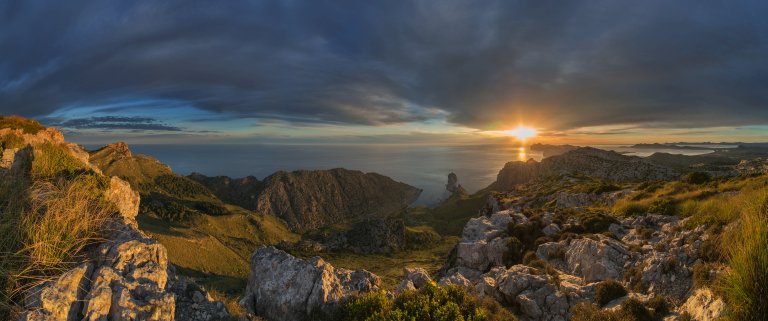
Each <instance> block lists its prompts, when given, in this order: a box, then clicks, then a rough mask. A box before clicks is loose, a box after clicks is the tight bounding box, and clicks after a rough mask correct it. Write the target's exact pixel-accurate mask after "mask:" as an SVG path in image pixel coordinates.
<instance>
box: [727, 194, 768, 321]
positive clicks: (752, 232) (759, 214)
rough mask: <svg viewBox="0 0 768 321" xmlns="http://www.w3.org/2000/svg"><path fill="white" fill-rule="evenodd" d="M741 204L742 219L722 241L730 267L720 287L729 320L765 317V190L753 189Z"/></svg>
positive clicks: (767, 254) (767, 308) (767, 250)
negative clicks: (725, 301)
mask: <svg viewBox="0 0 768 321" xmlns="http://www.w3.org/2000/svg"><path fill="white" fill-rule="evenodd" d="M749 196H750V198H749V199H748V200H747V201H746V202H745V203H742V204H743V207H742V212H741V220H740V221H739V223H738V225H737V227H736V228H735V229H734V231H733V232H730V233H728V235H727V237H725V238H724V239H725V240H727V241H726V242H725V243H724V244H723V250H724V251H725V253H726V257H727V261H728V266H729V269H728V270H727V272H726V273H725V276H723V277H722V278H721V279H720V282H719V288H720V290H721V291H722V292H723V293H724V294H725V297H726V299H727V301H728V306H729V309H730V311H729V314H728V319H730V320H766V319H768V192H766V191H762V192H754V193H750V194H749Z"/></svg>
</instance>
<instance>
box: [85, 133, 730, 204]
mask: <svg viewBox="0 0 768 321" xmlns="http://www.w3.org/2000/svg"><path fill="white" fill-rule="evenodd" d="M593 147H597V148H603V149H608V150H616V151H617V152H621V153H624V154H627V155H636V156H648V155H650V154H652V153H654V152H667V153H676V154H686V155H697V154H705V153H709V152H711V151H712V150H714V149H716V148H719V147H720V146H714V147H712V150H704V149H696V150H688V149H658V150H656V149H648V148H642V149H637V148H631V147H626V146H620V145H595V146H593ZM86 148H89V149H96V148H98V146H86ZM723 148H725V147H723ZM131 150H132V151H133V152H134V153H139V154H146V155H150V156H152V157H155V158H157V159H159V160H160V161H161V162H163V163H165V164H167V165H169V166H171V168H172V169H173V170H174V172H176V173H178V174H182V175H187V174H190V173H192V172H198V173H202V174H205V175H208V176H218V175H226V176H230V177H244V176H248V175H252V176H255V177H257V178H259V179H263V178H264V177H266V176H268V175H270V174H272V173H274V172H276V171H279V170H286V171H293V170H300V169H306V170H318V169H332V168H339V167H343V168H347V169H354V170H360V171H363V172H375V173H379V174H382V175H386V176H389V177H391V178H393V179H395V180H397V181H400V182H404V183H407V184H409V185H412V186H416V187H418V188H421V189H422V190H423V192H422V194H421V197H420V198H419V199H418V200H417V201H416V203H415V205H434V204H437V203H439V202H440V201H441V200H443V199H444V198H446V197H447V196H448V195H447V192H446V191H445V184H446V182H447V180H448V174H449V173H451V172H453V173H456V175H457V176H458V178H459V184H461V185H462V186H463V187H464V188H465V189H467V190H468V191H469V192H475V191H477V190H480V189H482V188H485V187H487V186H488V185H489V184H491V183H493V182H494V181H495V179H496V174H498V172H499V170H500V169H501V168H502V167H504V164H506V163H507V162H509V161H516V160H528V159H531V158H533V159H535V160H541V159H542V154H541V153H539V152H535V151H531V150H530V149H529V148H526V147H520V146H511V145H498V144H494V145H444V146H424V145H394V144H392V145H389V144H371V145H349V144H345V145H318V144H313V145H271V144H258V145H244V144H216V145H131Z"/></svg>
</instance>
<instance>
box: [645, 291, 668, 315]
mask: <svg viewBox="0 0 768 321" xmlns="http://www.w3.org/2000/svg"><path fill="white" fill-rule="evenodd" d="M648 308H650V309H651V315H652V317H653V319H654V320H662V319H664V317H665V316H667V315H668V314H669V312H670V311H669V308H670V306H669V302H667V299H665V298H664V297H662V296H655V297H653V299H651V300H650V301H648Z"/></svg>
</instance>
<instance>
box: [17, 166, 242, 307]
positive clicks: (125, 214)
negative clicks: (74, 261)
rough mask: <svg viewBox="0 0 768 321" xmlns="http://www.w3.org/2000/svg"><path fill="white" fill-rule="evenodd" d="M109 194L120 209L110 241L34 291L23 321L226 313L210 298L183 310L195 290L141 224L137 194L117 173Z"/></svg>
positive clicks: (109, 197)
mask: <svg viewBox="0 0 768 321" xmlns="http://www.w3.org/2000/svg"><path fill="white" fill-rule="evenodd" d="M106 195H107V199H109V200H112V201H113V202H114V203H115V204H116V207H117V208H118V209H119V211H120V215H119V216H120V219H119V220H117V221H115V222H114V223H113V226H111V227H110V230H112V231H113V232H112V234H111V235H110V237H109V240H108V241H106V242H104V243H102V244H101V245H99V247H98V249H97V250H96V252H95V254H94V255H93V259H92V260H91V261H88V262H86V263H83V264H82V265H80V266H78V267H76V268H74V269H72V270H70V271H67V272H65V273H64V274H63V275H62V276H61V277H59V278H58V279H57V280H56V281H54V282H50V283H48V284H45V285H43V286H41V287H37V288H35V289H34V290H33V291H31V293H29V294H28V299H27V301H28V302H31V303H28V305H27V307H26V308H27V309H29V311H28V312H27V313H25V314H24V315H23V316H22V319H21V320H27V321H33V320H36V321H37V320H40V321H42V320H62V321H80V320H81V317H80V316H82V320H87V321H105V320H157V321H167V320H174V319H178V320H206V321H210V320H222V319H224V318H225V317H227V316H228V312H227V311H226V308H225V307H224V306H223V304H222V303H221V302H212V300H210V299H209V298H208V297H204V300H198V302H196V304H195V306H192V305H187V306H184V308H182V309H180V305H179V304H180V303H181V302H185V301H192V300H194V298H193V297H192V296H193V294H194V293H190V292H189V291H186V289H187V287H189V284H190V281H189V280H187V279H186V278H184V277H181V276H177V275H175V273H174V268H173V266H172V265H170V263H169V262H168V257H167V252H166V249H165V247H163V246H162V245H161V244H159V243H157V241H155V240H153V239H151V238H150V237H148V236H146V235H145V234H144V233H142V232H141V231H139V230H138V229H137V228H136V223H135V220H134V218H135V216H136V214H137V213H138V203H139V200H138V198H139V196H138V193H136V192H135V191H133V190H131V189H130V187H129V186H128V183H126V182H124V181H122V180H120V179H118V178H116V177H113V178H112V181H111V184H110V189H109V190H108V191H107V192H106ZM198 289H199V287H198ZM198 292H199V293H204V291H202V289H200V291H198ZM196 310H204V311H205V312H206V313H195V312H196ZM182 316H183V317H182Z"/></svg>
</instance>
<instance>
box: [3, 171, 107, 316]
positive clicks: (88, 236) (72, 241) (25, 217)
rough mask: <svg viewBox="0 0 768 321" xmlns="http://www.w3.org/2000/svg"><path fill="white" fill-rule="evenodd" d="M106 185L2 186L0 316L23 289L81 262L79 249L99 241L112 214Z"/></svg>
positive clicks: (84, 178)
mask: <svg viewBox="0 0 768 321" xmlns="http://www.w3.org/2000/svg"><path fill="white" fill-rule="evenodd" d="M106 186H107V182H106V179H105V178H104V177H101V176H100V175H96V174H82V175H79V176H76V177H74V178H72V179H71V180H64V179H57V180H53V181H44V180H40V181H34V182H33V181H28V180H26V179H24V178H18V179H13V180H3V181H2V187H0V191H2V193H1V194H0V198H2V203H1V204H2V205H0V207H2V208H1V209H2V213H3V215H2V217H0V233H2V235H3V237H2V239H1V241H0V258H1V259H0V280H2V281H3V284H2V289H0V290H1V291H2V299H3V301H2V308H4V309H0V310H4V311H0V313H8V311H9V310H10V309H11V307H12V306H13V305H14V302H17V301H19V300H20V299H21V298H20V296H21V294H22V293H24V292H25V291H26V290H27V289H29V288H31V287H33V286H35V285H37V284H41V283H42V282H45V281H48V280H50V279H52V278H54V277H55V276H56V275H58V274H60V273H61V272H62V271H65V270H67V269H70V268H72V267H73V266H75V265H77V264H79V263H80V262H82V260H83V258H84V257H83V252H84V249H85V248H87V247H88V246H90V245H92V244H95V243H97V242H98V241H100V240H101V236H102V233H103V227H104V226H105V225H106V223H107V221H108V220H110V219H111V218H112V215H113V213H115V212H116V210H115V208H114V206H113V205H112V203H110V202H108V201H106V199H105V198H104V190H105V189H106Z"/></svg>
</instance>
